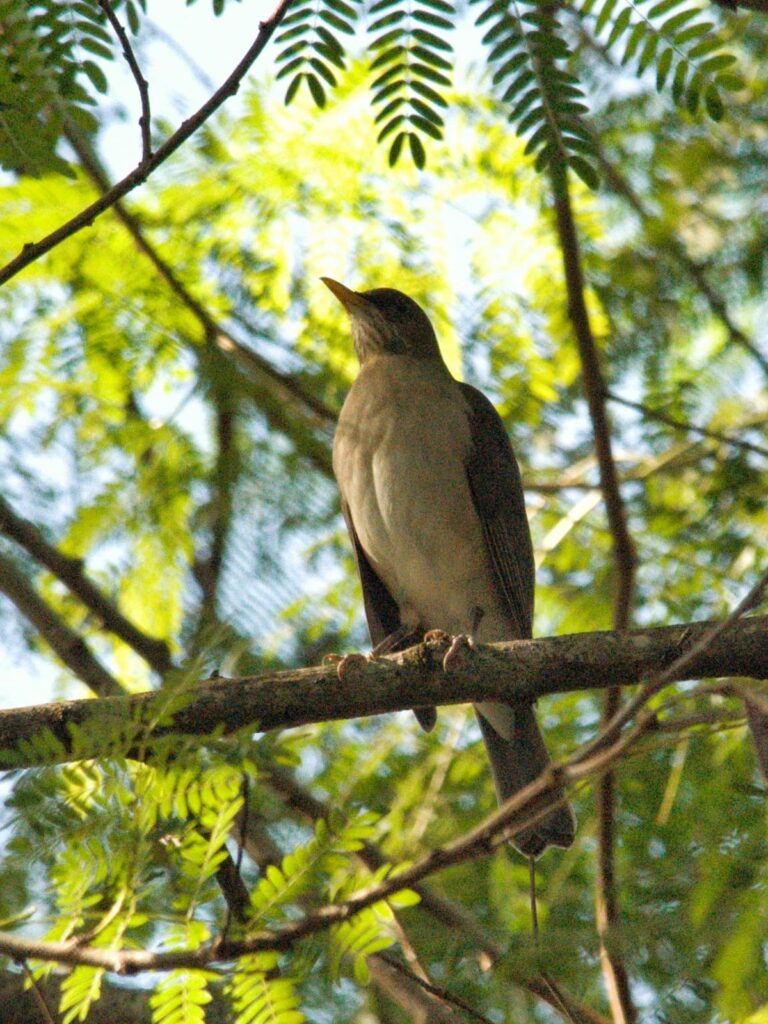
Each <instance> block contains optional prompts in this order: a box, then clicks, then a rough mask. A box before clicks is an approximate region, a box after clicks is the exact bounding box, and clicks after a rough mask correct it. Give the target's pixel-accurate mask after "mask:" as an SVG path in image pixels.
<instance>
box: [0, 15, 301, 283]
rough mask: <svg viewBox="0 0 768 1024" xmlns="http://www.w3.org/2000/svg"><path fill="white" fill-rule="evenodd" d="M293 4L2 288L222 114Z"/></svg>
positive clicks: (2, 277) (23, 255)
mask: <svg viewBox="0 0 768 1024" xmlns="http://www.w3.org/2000/svg"><path fill="white" fill-rule="evenodd" d="M291 2H292V0H280V2H279V3H278V5H277V7H276V8H275V10H274V11H273V12H272V14H271V15H270V16H269V18H267V20H266V21H262V22H261V23H260V25H259V31H258V33H257V35H256V39H255V40H254V41H253V43H252V44H251V46H250V47H249V48H248V51H247V52H246V54H245V56H244V57H243V58H242V60H241V61H240V62H239V63H238V65H237V67H235V69H234V70H233V71H232V73H231V74H230V75H229V77H228V78H227V80H226V81H225V82H224V84H223V85H222V86H220V88H218V89H217V90H216V92H215V93H214V94H213V95H212V96H210V97H209V98H208V99H207V100H206V101H205V103H204V104H203V105H202V106H201V107H200V108H199V110H197V111H196V112H195V113H194V114H193V115H192V116H191V117H188V118H187V120H186V121H183V122H182V123H181V124H180V125H179V127H178V128H177V129H176V131H175V132H174V133H173V135H171V136H170V138H168V139H166V141H165V142H164V143H163V144H162V145H161V146H159V147H158V149H157V150H156V151H155V152H154V153H152V154H151V155H150V156H149V157H148V158H147V159H145V160H141V162H140V163H139V164H138V165H137V166H136V167H134V169H133V170H132V171H131V172H130V173H129V174H127V175H126V176H125V177H124V178H122V179H121V180H120V181H118V182H117V184H116V185H114V186H113V187H112V188H111V189H110V190H109V192H107V193H105V194H104V195H103V196H101V197H100V198H99V199H97V200H95V202H93V203H91V204H90V206H87V207H86V208H85V209H84V210H81V211H80V213H78V214H76V215H75V216H74V217H72V218H70V220H68V221H67V222H66V223H64V224H62V225H60V227H58V228H56V230H55V231H52V232H51V233H50V234H49V235H46V236H45V238H41V239H40V241H39V242H27V244H26V245H25V246H24V247H23V248H22V250H21V252H20V253H19V255H18V256H16V257H15V258H14V259H12V260H10V262H9V263H7V264H6V265H5V266H4V267H2V268H0V284H4V283H5V282H6V281H9V280H10V279H11V278H12V277H15V275H16V274H18V273H19V271H20V270H23V269H24V267H28V266H29V264H30V263H34V261H35V260H37V259H39V258H40V257H41V256H44V255H45V254H46V253H47V252H50V251H51V249H54V248H55V247H56V246H57V245H59V244H60V243H61V242H63V241H65V240H66V239H67V238H70V237H71V236H72V235H74V234H77V232H78V231H81V230H82V229H83V228H84V227H87V226H88V225H90V224H93V222H94V220H95V219H96V218H97V217H99V216H100V215H101V214H102V213H104V211H105V210H108V209H109V208H110V207H112V206H114V204H115V202H116V201H117V200H118V199H122V197H123V196H124V195H127V194H128V193H129V192H130V191H131V190H132V189H134V188H136V186H137V185H141V184H143V183H144V182H145V181H146V180H147V178H148V177H149V175H150V174H151V173H152V172H153V171H154V170H156V168H158V167H159V166H160V164H162V163H163V162H164V161H165V160H167V159H168V157H169V156H171V155H172V154H173V153H175V152H176V150H177V149H178V148H179V146H181V145H182V144H183V143H184V142H186V141H187V139H188V138H190V136H191V135H193V134H194V133H195V132H196V131H197V129H198V128H199V127H200V126H201V125H202V124H204V123H205V121H206V120H207V119H208V118H209V117H210V116H211V115H212V114H213V113H215V112H216V110H218V108H219V107H220V106H221V105H222V103H224V101H225V100H227V99H229V97H230V96H234V94H235V93H236V92H237V91H238V89H239V88H240V83H241V82H242V80H243V78H244V77H245V75H246V73H247V72H248V71H249V70H250V68H251V65H252V64H253V63H254V61H255V60H256V59H257V57H259V55H260V54H261V53H262V51H263V50H264V48H265V46H266V45H267V43H268V42H269V40H270V39H271V37H272V35H273V33H274V31H275V29H276V28H277V26H278V25H279V24H280V22H281V21H282V20H283V17H284V16H285V13H286V11H287V10H288V8H289V7H290V4H291Z"/></svg>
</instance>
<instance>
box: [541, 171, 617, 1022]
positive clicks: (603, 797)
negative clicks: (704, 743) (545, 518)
mask: <svg viewBox="0 0 768 1024" xmlns="http://www.w3.org/2000/svg"><path fill="white" fill-rule="evenodd" d="M551 179H552V187H553V196H554V203H555V216H556V223H557V232H558V238H559V242H560V251H561V253H562V257H563V270H564V274H565V283H566V289H567V293H568V315H569V317H570V320H571V324H572V326H573V330H574V333H575V335H576V341H577V344H578V349H579V358H580V361H581V368H582V376H583V381H584V394H585V397H586V400H587V408H588V410H589V418H590V421H591V423H592V434H593V436H594V440H595V452H596V454H597V461H598V466H599V470H600V488H601V491H602V494H603V502H604V504H605V509H606V513H607V516H608V527H609V529H610V532H611V536H612V538H613V557H614V564H615V577H614V601H613V625H614V628H615V629H626V627H627V626H628V625H629V622H630V618H631V609H632V598H633V593H634V585H635V567H636V563H637V555H636V552H635V546H634V543H633V542H632V538H631V536H630V533H629V527H628V525H627V514H626V510H625V508H624V501H623V499H622V497H621V490H620V488H619V477H618V471H617V469H616V462H615V460H614V457H613V449H612V443H611V428H610V423H609V419H608V412H607V409H606V393H607V392H606V385H605V380H604V378H603V372H602V369H601V366H600V358H599V355H598V351H597V345H596V343H595V338H594V334H593V333H592V326H591V324H590V322H589V314H588V312H587V306H586V302H585V300H584V274H583V271H582V266H581V256H580V252H579V241H578V235H577V232H576V224H575V221H574V218H573V210H572V208H571V199H570V193H569V190H568V178H567V174H566V173H564V172H561V173H559V174H558V173H556V172H555V171H553V172H552V175H551ZM619 701H620V698H619V690H618V687H615V686H614V687H611V688H609V690H608V692H607V693H606V695H605V699H604V704H603V722H608V721H610V720H611V719H612V718H613V717H614V715H615V714H616V712H617V710H618V707H619ZM615 788H616V780H615V778H614V776H613V774H612V773H611V772H606V773H605V775H604V776H603V777H602V778H601V779H600V782H599V784H598V787H597V820H598V826H597V835H598V850H597V864H598V869H597V926H598V932H599V934H600V956H601V961H602V965H603V975H604V977H605V980H606V986H607V988H608V997H609V1002H610V1005H611V1012H612V1014H613V1018H614V1021H615V1024H633V1021H634V1020H635V1019H636V1016H637V1015H636V1012H635V1009H634V1005H633V1002H632V998H631V994H630V990H629V979H628V977H627V972H626V969H625V968H624V964H623V962H622V960H621V958H620V957H619V955H618V954H617V953H615V952H612V951H611V950H609V949H608V946H607V945H606V943H605V941H604V937H605V935H607V933H608V931H609V930H610V929H611V928H612V927H613V926H614V925H615V924H617V923H618V917H619V911H618V900H617V895H616V880H615V874H614V849H613V845H614V817H615V802H616V794H615Z"/></svg>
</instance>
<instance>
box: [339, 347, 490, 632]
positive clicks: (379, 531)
mask: <svg viewBox="0 0 768 1024" xmlns="http://www.w3.org/2000/svg"><path fill="white" fill-rule="evenodd" d="M468 412H469V410H468V408H467V405H466V402H465V400H464V397H463V395H462V394H461V391H460V390H459V388H458V386H457V384H456V382H455V381H454V380H453V379H452V378H451V377H450V375H449V374H448V373H447V371H444V372H439V370H438V368H437V367H436V366H435V364H434V362H431V361H428V360H418V359H409V358H408V357H404V356H386V355H385V356H381V357H378V358H376V359H373V360H370V361H369V362H367V363H366V364H365V366H364V367H363V369H362V370H361V372H360V375H359V377H358V379H357V381H356V382H355V384H354V386H353V388H352V390H351V391H350V393H349V396H348V397H347V401H346V402H345V404H344V408H343V409H342V413H341V416H340V418H339V426H338V429H337V433H336V438H335V441H334V452H333V464H334V471H335V473H336V477H337V480H338V482H339V487H340V489H341V492H342V495H343V497H344V499H345V501H346V502H347V504H348V506H349V509H350V513H351V516H352V521H353V523H354V526H355V530H356V532H357V535H358V539H359V541H360V543H361V545H362V547H363V549H364V551H365V553H366V555H367V557H368V559H369V561H370V562H371V565H372V566H373V568H374V569H375V570H376V572H377V573H378V575H379V576H380V577H381V579H382V580H383V582H384V583H385V584H386V586H387V588H388V590H389V591H390V593H391V594H392V596H393V597H394V599H395V600H396V601H397V604H398V606H399V608H400V613H401V617H402V619H403V621H405V622H408V623H410V624H413V625H416V624H420V625H422V626H425V627H427V628H433V629H444V630H446V631H447V632H450V633H459V632H468V631H469V630H470V629H472V626H473V617H474V609H475V608H476V607H479V608H482V609H483V618H482V620H481V624H480V628H479V629H478V630H477V631H476V633H477V636H478V638H479V639H487V640H490V639H497V638H502V637H504V636H508V635H510V633H509V624H508V621H507V620H506V617H505V616H504V613H503V610H502V609H501V607H500V606H499V603H498V600H497V598H496V593H495V590H494V587H493V583H492V579H491V570H490V566H489V563H488V558H487V555H486V551H485V543H484V540H483V536H482V529H481V525H480V521H479V519H478V516H477V513H476V511H475V508H474V504H473V502H472V496H471V494H470V491H469V485H468V482H467V477H466V471H465V465H466V457H467V453H468V451H469V447H470V444H471V436H470V423H469V418H468Z"/></svg>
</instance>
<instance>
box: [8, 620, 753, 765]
mask: <svg viewBox="0 0 768 1024" xmlns="http://www.w3.org/2000/svg"><path fill="white" fill-rule="evenodd" d="M721 625H722V623H710V622H703V623H695V624H691V625H679V626H662V627H660V628H656V629H636V630H631V631H627V632H608V631H606V632H598V633H578V634H573V635H570V636H560V637H549V638H547V639H539V640H515V641H510V642H508V643H503V644H488V645H485V644H483V645H479V646H478V649H477V651H472V650H468V651H467V652H465V654H464V657H463V660H462V662H461V663H460V664H456V665H455V667H453V668H452V671H451V672H450V673H446V672H444V671H443V667H442V659H443V657H444V655H445V651H446V649H447V645H446V642H445V641H441V640H430V641H429V642H428V643H426V644H419V645H417V646H415V647H411V648H410V649H409V650H407V651H403V652H401V653H399V654H394V655H390V656H389V657H386V658H379V659H376V660H375V661H369V660H368V659H367V658H364V657H362V656H361V655H352V656H351V657H350V658H348V659H346V661H345V662H344V665H343V667H342V671H341V672H339V670H338V668H337V666H335V665H323V666H318V667H315V668H304V669H296V670H289V671H283V672H275V673H270V674H267V675H262V676H252V677H244V678H240V679H224V678H215V679H212V680H207V681H206V682H203V683H201V684H200V685H199V686H198V687H197V688H196V689H195V691H194V692H195V694H196V695H195V698H194V700H192V701H191V702H190V703H189V704H187V705H186V706H185V707H183V708H181V709H180V710H179V711H177V712H176V714H175V715H174V721H173V727H172V731H173V733H174V734H186V735H192V736H205V735H208V734H210V733H211V732H212V731H213V730H214V728H216V727H217V726H220V727H222V728H223V729H224V731H225V732H232V731H234V730H237V729H242V728H243V727H245V726H246V725H248V724H249V723H258V728H259V729H260V730H261V731H267V730H269V729H277V728H290V727H295V726H299V725H306V724H308V723H311V722H324V721H329V720H338V719H349V718H360V717H366V716H369V715H378V714H384V713H387V712H392V711H401V710H406V709H408V708H411V707H413V705H414V703H419V704H436V705H448V704H463V703H469V702H473V703H477V702H482V701H483V700H500V701H510V702H512V703H514V702H516V701H521V700H526V701H529V700H532V699H535V698H537V697H540V696H544V695H546V694H549V693H567V692H572V691H576V690H586V689H592V688H603V687H608V686H614V685H616V684H617V683H621V685H629V684H633V683H637V682H640V681H642V680H644V679H648V678H649V677H652V676H654V675H655V674H657V673H658V672H659V671H664V681H665V683H672V682H679V681H681V680H685V679H700V678H702V677H722V676H731V675H740V676H751V677H753V678H756V679H766V678H768V616H766V615H762V616H754V617H752V618H745V619H741V620H740V621H738V622H734V623H732V624H731V625H730V626H729V628H728V629H727V631H724V632H720V633H719V634H718V635H716V636H714V638H713V639H712V640H711V642H707V643H706V645H705V646H704V647H702V646H701V642H702V640H705V641H706V640H707V638H708V637H711V636H712V633H713V630H714V629H716V628H717V627H719V626H721ZM416 695H417V696H416ZM168 699H169V696H168V695H167V694H165V693H154V692H151V693H143V694H136V695H132V696H130V697H108V698H104V699H103V700H100V701H98V702H94V701H89V700H75V701H64V702H61V703H57V704H43V705H38V706H36V707H29V708H15V709H10V710H5V711H0V748H2V754H1V755H0V769H4V768H17V767H31V766H32V765H34V764H36V763H40V762H36V761H30V760H29V759H28V758H26V757H25V758H20V757H19V755H17V754H15V752H14V751H13V749H12V748H13V747H14V745H15V744H16V743H17V742H18V741H19V740H20V739H23V738H28V737H29V736H30V735H32V734H33V733H35V732H38V731H39V730H42V729H49V730H50V731H51V732H52V733H53V735H54V736H55V737H56V738H57V739H58V740H59V742H60V743H61V744H62V753H61V760H62V761H65V760H68V759H72V758H76V759H82V758H86V757H89V756H97V755H98V752H99V750H98V746H97V743H98V733H99V731H100V730H99V724H98V723H99V720H101V722H102V723H103V725H102V731H103V730H104V728H107V729H108V723H110V722H112V723H114V724H115V725H122V726H124V727H128V726H129V724H130V723H134V726H133V728H134V729H135V730H136V733H137V742H139V741H140V742H141V743H142V744H144V743H145V742H146V741H147V739H148V737H147V736H146V735H145V734H141V726H140V724H138V725H137V724H135V723H141V722H142V721H144V722H146V721H149V720H150V718H151V713H152V710H153V708H154V707H156V705H154V703H153V702H156V701H159V702H165V701H167V700H168ZM635 707H637V705H635ZM89 721H91V722H92V723H93V727H92V728H91V730H90V732H91V733H92V734H93V735H94V747H93V749H92V750H90V751H89V750H87V749H83V747H82V745H80V746H78V749H77V750H76V751H73V749H72V738H71V734H70V727H71V726H80V727H82V726H83V725H84V724H85V723H86V722H89ZM166 731H170V730H166ZM153 735H155V736H157V735H160V731H159V730H158V731H156V732H155V733H154V734H153ZM81 743H82V741H81ZM132 754H133V756H136V754H135V751H132ZM29 756H30V757H33V756H34V755H31V754H30V755H29Z"/></svg>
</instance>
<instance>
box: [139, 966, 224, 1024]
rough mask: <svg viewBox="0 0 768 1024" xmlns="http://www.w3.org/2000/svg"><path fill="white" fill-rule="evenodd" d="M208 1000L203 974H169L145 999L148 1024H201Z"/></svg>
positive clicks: (200, 972) (208, 993)
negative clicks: (149, 1011)
mask: <svg viewBox="0 0 768 1024" xmlns="http://www.w3.org/2000/svg"><path fill="white" fill-rule="evenodd" d="M211 998H212V996H211V993H210V992H209V991H208V976H207V975H206V973H205V972H204V971H172V972H171V973H170V974H169V975H168V977H167V978H163V980H162V981H161V982H160V984H159V985H158V986H157V988H156V989H155V991H154V992H153V993H152V995H151V996H150V998H149V1005H150V1007H151V1009H152V1024H205V1009H204V1007H205V1006H206V1005H207V1004H208V1003H210V1001H211Z"/></svg>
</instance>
